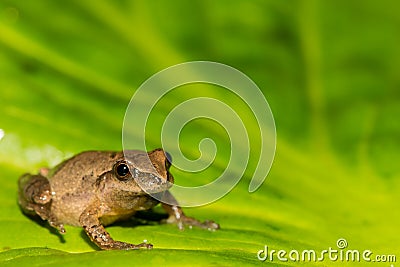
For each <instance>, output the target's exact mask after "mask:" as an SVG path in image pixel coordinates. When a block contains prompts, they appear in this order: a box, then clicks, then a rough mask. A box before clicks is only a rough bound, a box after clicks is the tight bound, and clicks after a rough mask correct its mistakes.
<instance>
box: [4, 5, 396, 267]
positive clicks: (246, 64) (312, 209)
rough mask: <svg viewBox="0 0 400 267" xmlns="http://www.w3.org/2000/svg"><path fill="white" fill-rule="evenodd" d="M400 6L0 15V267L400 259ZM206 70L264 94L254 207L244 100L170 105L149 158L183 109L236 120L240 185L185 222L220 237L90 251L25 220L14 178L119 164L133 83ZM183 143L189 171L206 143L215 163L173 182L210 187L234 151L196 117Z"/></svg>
mask: <svg viewBox="0 0 400 267" xmlns="http://www.w3.org/2000/svg"><path fill="white" fill-rule="evenodd" d="M398 8H399V4H398V3H396V2H393V1H386V0H384V1H380V2H379V3H376V2H375V1H364V2H363V4H362V5H360V4H359V3H355V2H340V1H339V2H337V1H324V2H321V1H290V2H286V1H250V2H249V1H219V2H205V1H172V2H171V1H168V2H167V1H165V2H157V3H156V2H142V1H69V2H65V3H63V4H62V5H61V4H60V3H59V2H56V1H48V0H42V1H13V0H4V1H1V2H0V86H1V95H0V114H1V116H0V129H1V131H0V182H1V184H2V186H1V187H0V203H1V204H0V211H1V212H0V237H1V238H0V251H1V252H0V265H1V266H24V265H29V266H47V265H51V266H54V265H57V264H58V265H62V266H77V265H78V264H79V265H82V266H83V265H87V266H94V265H95V266H108V265H110V264H113V265H114V266H126V265H127V264H128V265H157V266H159V265H163V266H175V265H201V266H204V265H206V266H210V265H215V266H221V265H222V266H226V265H238V266H239V265H240V266H242V265H256V264H272V265H277V266H286V265H289V266H297V265H300V264H303V265H306V266H309V265H319V266H320V265H324V266H354V265H355V263H354V262H346V261H340V260H336V261H334V260H330V259H329V258H328V256H326V257H325V258H324V260H323V261H322V262H318V261H316V262H314V261H311V262H310V261H298V262H294V261H291V260H289V261H286V262H285V261H280V260H279V259H278V258H277V254H276V253H277V252H276V253H275V254H274V258H273V260H272V259H271V258H268V259H267V260H266V261H265V262H260V261H259V260H258V259H257V252H258V251H260V250H263V249H264V248H265V246H268V248H269V251H270V252H271V250H276V251H279V250H285V251H286V252H287V253H289V252H290V251H292V250H298V251H300V253H301V252H302V251H304V250H310V249H313V250H315V251H317V252H318V253H319V252H321V251H323V250H326V249H329V248H332V249H338V247H337V244H336V242H337V241H338V240H339V239H340V238H344V239H346V241H347V242H348V247H347V248H346V249H348V250H359V251H361V252H362V251H364V250H370V251H371V252H372V253H373V256H372V257H375V256H376V255H396V253H398V251H400V237H399V231H398V222H399V220H400V213H399V210H400V209H399V208H400V206H399V203H400V194H399V193H400V165H399V164H398V160H399V159H400V155H399V151H400V139H399V136H400V120H399V119H398V118H399V117H400V90H399V87H400V81H399V75H398V70H399V69H400V52H399V51H400V50H399V49H398V43H400V40H399V39H400V35H399V34H398V29H399V27H400V25H399V24H400V22H399V20H398V14H397V13H398V12H397V10H398ZM199 59H200V60H210V61H218V62H221V63H225V64H228V65H231V66H233V67H235V68H237V69H239V70H241V71H243V72H244V73H245V74H247V75H248V76H249V77H250V78H251V79H252V80H253V81H254V82H255V83H256V84H257V85H258V86H259V87H260V88H261V90H262V91H263V93H264V95H265V97H266V98H267V100H268V102H269V104H270V106H271V109H272V111H273V114H274V117H275V122H276V126H277V136H278V140H277V149H276V157H275V161H274V164H273V166H272V169H271V172H270V174H269V175H268V177H267V179H266V181H265V182H264V184H263V186H262V187H261V188H260V189H259V190H257V191H256V192H255V193H251V194H250V193H248V191H247V189H248V185H249V182H250V180H251V178H252V174H253V173H254V170H255V168H256V165H257V160H258V156H259V153H260V148H259V145H260V141H261V140H260V138H259V133H258V128H257V127H258V125H257V124H256V123H255V121H254V117H253V116H252V114H251V110H250V109H249V107H247V106H246V105H245V103H243V101H241V100H240V99H239V98H238V97H237V96H235V95H233V94H232V93H228V91H227V90H224V89H222V88H220V87H217V86H209V85H197V84H195V85H188V86H183V87H181V88H177V89H175V90H174V91H173V92H171V93H170V94H168V95H166V96H165V98H163V99H162V100H161V101H160V102H159V103H158V105H157V108H156V109H155V111H154V114H153V115H152V117H150V118H149V123H148V128H146V138H147V140H146V145H147V146H148V147H149V150H150V149H153V148H156V147H159V146H160V145H161V140H160V134H161V129H162V123H163V121H164V120H165V118H166V116H167V115H168V113H169V112H170V111H171V110H172V109H173V108H174V107H175V106H176V105H178V104H179V103H182V102H183V101H185V100H188V99H191V98H194V97H212V98H216V99H218V100H220V101H222V102H224V103H226V104H228V105H229V106H231V107H232V108H234V109H235V111H237V112H238V114H239V116H240V117H241V119H242V120H243V122H244V124H245V126H246V129H247V130H248V134H249V136H250V139H251V140H250V141H251V142H250V143H251V152H252V153H251V155H250V161H249V164H248V167H247V169H246V170H245V174H244V176H243V178H242V179H241V181H240V183H239V184H238V185H237V186H236V187H235V188H234V189H233V190H232V191H231V192H230V193H229V194H228V195H226V196H225V197H223V198H222V199H220V200H218V201H217V202H215V203H212V204H210V205H207V206H204V207H198V208H188V209H185V211H186V213H187V214H188V215H190V216H193V217H196V218H199V219H201V220H206V219H212V220H215V221H217V222H218V223H219V224H220V225H221V229H220V230H218V231H215V232H211V231H205V230H201V229H195V228H193V229H185V230H184V231H180V230H178V228H177V227H176V226H174V225H162V224H148V225H147V224H145V225H142V224H140V223H137V222H135V221H134V220H131V221H127V222H124V223H117V224H115V225H112V226H109V227H107V229H108V230H109V232H110V234H111V236H112V237H113V238H115V239H117V240H121V241H126V242H131V243H140V242H142V241H143V240H147V241H148V242H151V243H152V244H153V245H154V249H153V250H137V251H99V250H98V249H97V248H96V247H94V246H93V244H91V243H90V241H89V240H88V238H87V237H86V235H85V234H84V232H83V230H82V229H80V228H78V227H72V226H67V227H66V230H67V233H66V234H65V235H62V236H60V235H58V234H57V233H56V232H55V231H54V230H52V229H50V227H49V226H48V225H47V224H46V223H45V222H40V221H34V220H31V219H30V218H27V217H26V216H24V215H23V214H22V213H21V211H20V209H19V207H18V204H17V180H18V177H19V176H20V175H21V174H23V173H25V172H37V170H38V169H39V168H40V167H43V166H54V165H56V164H57V163H59V162H61V161H62V160H64V159H66V158H68V157H70V156H72V155H74V154H76V153H78V152H80V151H84V150H106V149H107V150H109V149H110V150H121V149H122V146H121V144H122V141H121V129H122V123H123V118H124V114H125V109H126V107H127V105H128V103H129V100H130V98H131V96H132V95H133V94H134V92H135V90H136V89H137V88H138V87H139V86H140V84H141V83H142V82H144V81H145V80H146V79H148V78H149V77H150V76H151V75H153V74H154V73H156V72H158V71H160V70H162V69H164V68H166V67H169V66H171V65H174V64H178V63H182V62H185V61H191V60H199ZM133 128H135V127H134V125H133ZM142 130H143V129H137V131H142ZM181 135H182V136H181V137H180V140H179V141H180V147H181V149H182V152H183V153H184V154H185V156H187V157H188V158H189V159H197V158H198V157H199V156H200V155H201V153H202V152H204V153H205V154H206V156H207V155H208V156H210V154H207V151H200V150H199V149H198V144H199V142H200V141H201V140H202V139H204V138H206V137H210V138H212V139H213V140H214V141H215V144H216V146H217V148H218V150H217V152H218V153H217V157H216V159H215V160H214V162H213V163H212V164H211V166H210V167H209V168H208V169H207V170H204V171H202V172H199V173H188V172H185V171H182V170H180V169H178V168H172V173H173V174H174V177H175V179H176V182H177V183H178V184H181V185H201V184H205V183H207V182H210V181H212V180H213V179H215V177H218V175H219V174H221V173H222V172H223V171H224V169H225V167H226V166H227V163H228V161H229V155H230V144H229V133H226V132H225V131H224V129H223V127H221V126H218V124H217V123H215V122H212V121H209V120H201V119H200V120H195V121H193V122H191V123H189V124H188V125H186V126H185V127H184V128H183V130H182V132H181ZM139 141H140V140H139ZM245 149H246V148H245V147H243V148H242V152H243V153H245V152H247V151H245ZM241 171H242V170H239V169H235V170H233V172H232V174H233V175H240V173H241ZM157 211H158V212H162V211H161V210H160V209H158V210H157ZM346 249H344V250H340V249H339V250H340V251H346ZM318 255H319V254H318ZM396 256H397V257H398V256H399V255H398V254H397V255H396ZM363 264H364V263H363V261H362V259H361V262H360V263H359V265H360V266H362V265H363ZM385 264H386V265H385ZM390 264H391V263H390V262H386V263H381V264H380V265H381V266H390ZM377 265H378V264H377Z"/></svg>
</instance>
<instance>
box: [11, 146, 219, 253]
mask: <svg viewBox="0 0 400 267" xmlns="http://www.w3.org/2000/svg"><path fill="white" fill-rule="evenodd" d="M169 168H170V162H169V160H168V158H167V156H166V154H165V152H164V151H163V150H162V149H156V150H153V151H151V152H148V153H147V152H143V151H137V150H129V151H125V152H113V151H87V152H82V153H80V154H78V155H76V156H74V157H72V158H70V159H68V160H66V161H64V162H62V163H61V164H59V165H58V166H56V167H55V168H53V169H41V170H40V171H39V173H38V174H35V175H32V174H24V175H22V176H21V177H20V178H19V181H18V185H19V199H18V200H19V204H20V206H21V208H22V210H23V211H24V212H25V213H26V214H28V215H39V216H40V217H41V218H42V219H43V220H47V221H48V222H49V224H50V225H51V226H52V227H54V228H56V229H58V231H59V232H60V233H65V229H64V224H68V225H73V226H80V227H83V229H84V231H85V232H86V234H87V235H88V236H89V238H90V239H91V240H92V241H93V242H94V243H95V244H96V245H97V246H98V247H100V248H101V249H138V248H142V247H144V248H152V247H153V245H152V244H149V243H141V244H138V245H134V244H130V243H125V242H121V241H116V240H113V239H112V238H111V236H110V234H109V233H108V232H107V231H106V229H105V228H104V226H105V225H109V224H111V223H113V222H115V221H119V220H125V219H128V218H130V217H132V216H133V215H134V214H135V212H137V211H140V210H148V209H151V208H152V207H154V206H155V205H157V204H159V203H160V201H159V200H157V199H161V200H168V201H166V203H163V202H162V203H161V205H162V207H163V208H164V209H165V210H166V212H167V213H168V215H169V217H168V219H167V222H168V223H176V224H177V225H178V227H179V228H180V229H183V227H184V225H189V226H197V227H201V228H204V229H209V230H213V229H219V225H218V224H217V223H215V222H213V221H205V222H200V221H198V220H196V219H194V218H191V217H188V216H186V215H185V214H184V213H183V211H182V209H181V208H180V207H179V205H178V203H177V201H176V200H175V199H174V197H173V196H172V194H171V193H170V192H169V191H168V188H170V186H171V185H172V183H173V181H174V178H173V176H172V175H171V173H169ZM139 184H140V185H141V186H139ZM151 194H158V195H159V197H157V199H155V198H153V197H152V196H151ZM153 196H154V195H153ZM167 203H170V204H167Z"/></svg>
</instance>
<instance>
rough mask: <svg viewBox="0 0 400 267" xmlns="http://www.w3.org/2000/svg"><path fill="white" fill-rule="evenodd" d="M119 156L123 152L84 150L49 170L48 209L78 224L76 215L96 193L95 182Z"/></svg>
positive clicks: (72, 223)
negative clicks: (49, 191)
mask: <svg viewBox="0 0 400 267" xmlns="http://www.w3.org/2000/svg"><path fill="white" fill-rule="evenodd" d="M122 158H123V153H121V152H112V151H85V152H82V153H80V154H78V155H76V156H74V157H72V158H70V159H68V160H66V161H64V162H63V163H61V164H60V165H58V166H56V167H55V168H54V170H51V171H50V174H49V177H48V179H49V181H50V187H51V190H52V195H53V196H52V202H53V203H52V212H54V213H55V214H56V216H57V217H58V218H60V220H62V221H63V222H64V223H66V224H71V225H78V223H79V221H78V220H79V215H80V214H81V213H82V212H83V210H84V208H85V207H86V206H87V204H88V203H89V202H90V201H91V200H92V199H93V197H94V196H95V194H96V188H95V184H96V183H95V182H96V179H97V178H98V177H100V176H101V175H102V174H103V173H106V172H108V171H109V170H111V169H112V167H113V165H114V163H115V162H116V161H118V160H120V159H122Z"/></svg>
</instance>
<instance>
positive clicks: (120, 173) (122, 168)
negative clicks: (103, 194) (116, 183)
mask: <svg viewBox="0 0 400 267" xmlns="http://www.w3.org/2000/svg"><path fill="white" fill-rule="evenodd" d="M114 172H115V173H116V174H117V177H118V179H120V180H123V179H126V178H127V176H128V175H129V167H128V165H127V164H126V163H125V162H118V163H117V164H115V166H114Z"/></svg>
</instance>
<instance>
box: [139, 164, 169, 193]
mask: <svg viewBox="0 0 400 267" xmlns="http://www.w3.org/2000/svg"><path fill="white" fill-rule="evenodd" d="M133 178H134V179H135V181H136V182H137V183H138V185H139V186H140V187H141V188H142V189H143V190H144V191H145V192H147V193H157V192H162V191H165V190H168V189H169V188H170V187H171V186H172V183H171V182H169V181H168V180H166V179H164V178H161V177H160V176H157V175H154V174H152V173H146V172H140V171H139V170H138V169H134V170H133Z"/></svg>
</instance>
